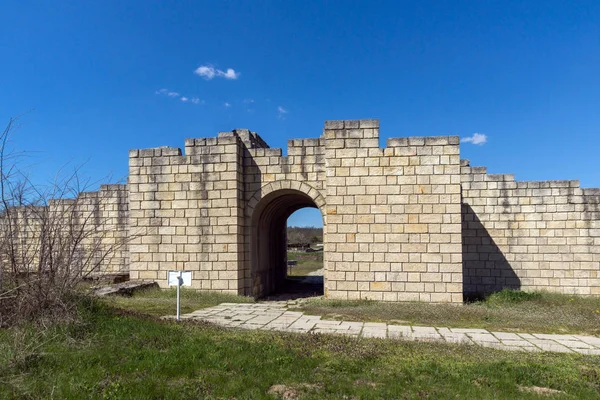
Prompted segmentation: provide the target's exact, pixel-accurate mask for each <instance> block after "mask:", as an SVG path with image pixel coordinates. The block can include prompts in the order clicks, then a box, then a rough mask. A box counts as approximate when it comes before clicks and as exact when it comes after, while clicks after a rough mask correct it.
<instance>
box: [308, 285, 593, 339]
mask: <svg viewBox="0 0 600 400" xmlns="http://www.w3.org/2000/svg"><path fill="white" fill-rule="evenodd" d="M302 311H304V312H305V313H307V314H313V315H321V316H323V318H327V319H344V320H348V321H387V322H391V323H397V324H411V325H424V326H439V327H455V328H485V329H489V330H493V331H514V332H519V331H520V332H535V333H580V334H590V335H600V298H598V297H581V296H569V295H562V294H556V293H547V292H536V293H525V292H519V291H512V290H503V291H502V292H499V293H496V294H493V295H491V296H489V297H488V298H487V299H485V300H483V301H478V302H473V303H467V304H463V305H451V304H428V303H416V302H414V303H412V302H411V303H383V302H375V301H365V300H361V301H346V300H344V301H342V300H325V299H314V300H310V301H308V302H307V303H306V304H304V305H303V306H302Z"/></svg>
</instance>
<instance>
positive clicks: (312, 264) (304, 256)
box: [287, 251, 323, 276]
mask: <svg viewBox="0 0 600 400" xmlns="http://www.w3.org/2000/svg"><path fill="white" fill-rule="evenodd" d="M287 259H288V260H296V261H297V262H298V264H297V265H295V266H293V267H292V268H291V272H290V273H289V276H306V275H308V274H309V273H311V272H314V271H317V270H319V269H321V268H323V252H322V251H319V252H314V253H304V252H291V251H290V252H288V253H287ZM289 271H290V270H289V269H288V272H289Z"/></svg>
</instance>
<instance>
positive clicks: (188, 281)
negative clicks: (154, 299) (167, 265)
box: [167, 271, 192, 286]
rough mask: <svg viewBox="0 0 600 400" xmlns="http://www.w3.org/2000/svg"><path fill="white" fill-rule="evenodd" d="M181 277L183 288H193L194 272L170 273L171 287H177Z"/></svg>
mask: <svg viewBox="0 0 600 400" xmlns="http://www.w3.org/2000/svg"><path fill="white" fill-rule="evenodd" d="M180 277H181V286H192V271H169V275H168V278H167V279H168V280H169V286H177V285H178V284H179V278H180Z"/></svg>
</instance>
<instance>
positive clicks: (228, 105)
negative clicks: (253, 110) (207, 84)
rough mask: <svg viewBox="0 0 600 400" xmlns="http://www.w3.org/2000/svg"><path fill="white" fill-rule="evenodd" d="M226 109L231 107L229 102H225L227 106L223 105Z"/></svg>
mask: <svg viewBox="0 0 600 400" xmlns="http://www.w3.org/2000/svg"><path fill="white" fill-rule="evenodd" d="M223 105H224V106H225V107H226V108H229V107H231V104H229V103H228V102H225V104H223Z"/></svg>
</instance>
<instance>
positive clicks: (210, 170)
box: [85, 120, 600, 302]
mask: <svg viewBox="0 0 600 400" xmlns="http://www.w3.org/2000/svg"><path fill="white" fill-rule="evenodd" d="M459 151H460V150H459V140H458V137H455V136H450V137H411V138H398V139H388V140H387V143H386V146H385V148H380V146H379V122H378V121H376V120H360V121H327V122H326V123H325V130H324V132H323V135H322V136H321V137H319V138H318V139H305V140H290V141H289V142H288V152H287V153H288V154H287V156H285V157H284V156H282V151H281V149H271V148H269V146H268V145H267V144H266V143H265V142H264V141H263V140H262V139H261V138H260V137H259V136H258V135H257V134H256V133H254V132H250V131H248V130H246V129H237V130H234V131H232V132H224V133H219V135H218V137H216V138H208V139H187V140H186V142H185V153H184V154H182V151H181V150H180V149H177V148H167V147H164V148H154V149H145V150H132V151H131V152H130V154H129V166H130V169H129V172H130V174H129V181H128V184H127V185H108V186H103V187H102V189H101V191H100V192H99V193H97V194H94V193H91V194H86V196H87V197H85V199H87V198H89V199H90V201H89V202H88V203H89V207H92V208H93V207H100V208H102V210H100V211H101V212H103V213H105V214H106V216H107V217H108V218H110V220H111V221H113V222H114V223H111V225H110V226H108V225H107V226H102V227H98V231H99V232H104V233H103V235H104V236H103V238H102V240H105V241H108V242H110V241H118V240H120V238H123V237H127V238H128V243H127V245H126V246H124V247H122V248H121V249H120V251H119V253H118V254H117V256H116V257H114V258H112V259H110V260H108V261H107V263H108V266H109V267H111V268H113V269H125V270H129V272H130V275H131V278H132V279H152V280H156V281H157V282H158V283H159V284H160V285H161V286H162V287H166V286H167V279H166V278H167V271H169V270H175V269H178V270H188V271H192V272H193V281H192V283H193V286H194V287H195V288H198V289H208V290H218V291H223V292H231V293H237V294H243V295H252V296H257V297H260V296H263V295H266V294H268V293H270V292H271V291H273V290H275V289H276V288H277V286H278V285H279V284H280V282H281V279H282V277H283V274H284V271H285V257H286V256H285V244H284V243H283V240H284V239H285V234H284V233H285V221H286V219H287V217H288V216H289V215H290V214H291V213H292V212H294V211H296V210H297V209H299V208H302V207H316V208H318V209H319V210H320V211H321V214H322V216H323V221H324V225H325V226H324V248H325V271H326V272H325V278H326V283H325V285H326V287H325V292H326V295H327V296H329V297H332V298H340V299H358V298H370V299H377V300H388V301H407V300H419V301H433V302H461V301H462V300H463V294H467V295H469V294H484V293H489V292H493V291H496V290H499V289H502V288H504V287H513V288H514V287H516V288H523V289H545V290H552V291H558V292H566V293H580V294H592V295H598V294H600V207H599V205H600V190H598V189H581V188H580V187H579V182H578V181H547V182H516V181H515V180H514V177H513V176H512V175H490V174H487V173H486V170H485V168H482V167H477V168H476V167H470V166H469V163H468V161H467V160H463V161H461V160H460V155H459ZM96 198H101V199H102V201H100V200H98V201H96V200H94V199H96ZM85 204H87V203H85ZM100 211H99V212H100ZM102 215H104V214H102Z"/></svg>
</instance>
